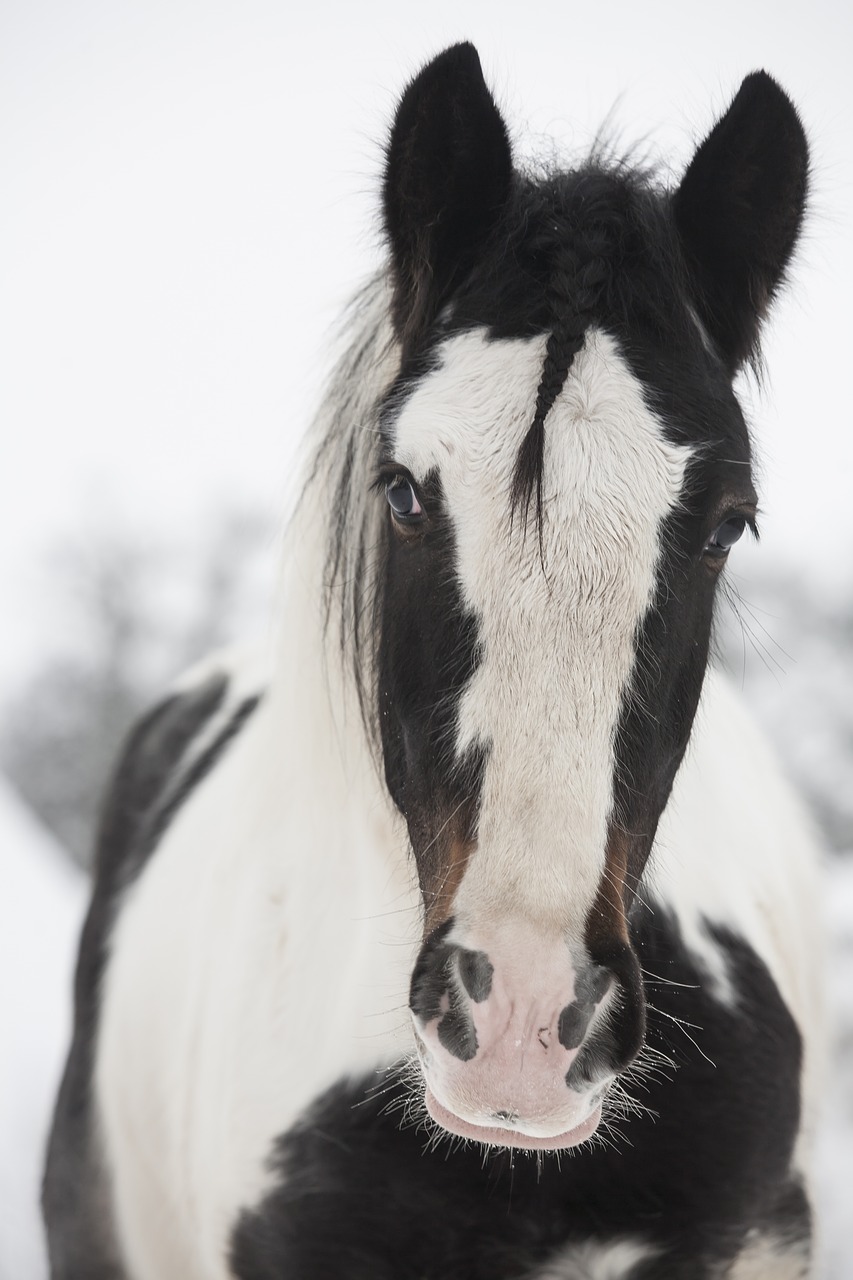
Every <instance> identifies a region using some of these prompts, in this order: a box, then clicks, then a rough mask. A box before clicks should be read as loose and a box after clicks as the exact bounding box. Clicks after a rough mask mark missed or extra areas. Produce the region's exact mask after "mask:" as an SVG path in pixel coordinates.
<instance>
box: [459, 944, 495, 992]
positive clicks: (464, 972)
mask: <svg viewBox="0 0 853 1280" xmlns="http://www.w3.org/2000/svg"><path fill="white" fill-rule="evenodd" d="M457 965H458V968H459V977H460V978H461V980H462V985H463V987H464V988H465V990H466V991H467V992H468V995H469V996H470V997H471V999H472V1000H473V1001H474V1003H475V1004H482V1003H483V1001H484V1000H487V999H488V998H489V993H490V992H491V990H492V975H493V973H494V971H495V969H494V965H493V964H492V963H491V961H490V960H489V957H488V956H487V955H486V953H485V951H467V950H466V949H465V948H464V947H461V948H460V950H459V958H458V961H457Z"/></svg>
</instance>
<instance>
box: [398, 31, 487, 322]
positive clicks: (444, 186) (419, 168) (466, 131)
mask: <svg viewBox="0 0 853 1280" xmlns="http://www.w3.org/2000/svg"><path fill="white" fill-rule="evenodd" d="M511 181H512V156H511V153H510V147H509V140H508V137H507V132H506V126H505V125H504V122H503V120H502V118H501V115H500V112H499V111H498V110H497V108H496V106H495V104H494V101H493V99H492V96H491V94H490V93H489V90H488V89H487V88H486V83H485V81H484V79H483V72H482V70H481V68H480V59H479V57H478V55H477V50H476V49H475V48H474V46H473V45H472V44H457V45H454V46H453V47H452V48H450V49H446V50H445V51H444V53H441V54H439V56H438V57H437V58H434V59H433V61H432V62H431V63H429V65H428V66H427V67H425V68H424V70H423V71H422V72H421V73H420V75H418V76H416V77H415V79H414V80H413V81H412V83H411V84H410V85H409V87H408V88H407V89H406V91H405V93H404V94H403V97H402V100H401V102H400V105H399V107H398V108H397V115H396V119H395V121H394V127H393V129H392V130H391V137H390V139H389V142H388V153H387V165H386V171H385V185H384V210H385V230H386V232H387V235H388V241H389V244H390V246H391V259H392V263H393V268H394V276H395V283H396V290H395V303H394V315H395V318H396V321H397V328H398V331H399V333H400V335H401V337H403V339H404V341H405V342H406V343H407V344H408V343H409V342H411V341H413V340H414V339H415V338H416V337H417V335H418V334H419V333H420V332H422V331H423V329H424V327H425V326H427V325H428V324H430V323H431V321H432V320H433V319H434V318H435V315H436V314H437V312H438V310H439V308H440V307H441V305H442V303H443V301H444V300H445V299H446V298H447V296H448V294H449V292H450V290H451V289H452V287H453V285H454V283H456V282H457V281H458V280H459V279H460V278H461V276H462V275H463V274H464V272H465V271H466V270H467V269H468V267H470V265H471V263H472V262H473V260H474V256H475V254H476V253H477V252H478V250H479V248H480V245H481V244H482V242H483V240H484V239H485V237H486V235H487V234H488V231H489V229H490V227H491V226H492V224H493V223H494V221H495V219H496V217H497V214H498V212H499V211H500V208H501V206H502V204H503V203H504V201H505V200H506V198H507V195H508V193H509V187H510V183H511Z"/></svg>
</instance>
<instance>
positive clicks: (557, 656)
mask: <svg viewBox="0 0 853 1280" xmlns="http://www.w3.org/2000/svg"><path fill="white" fill-rule="evenodd" d="M545 342H546V339H545V337H537V338H532V339H516V340H510V341H489V340H487V338H486V337H485V336H484V334H483V333H482V332H481V331H478V332H473V333H466V334H462V335H460V336H456V337H454V338H451V339H450V340H449V341H448V342H447V343H446V344H445V345H444V346H443V348H442V352H441V354H442V363H441V366H440V368H439V369H437V370H436V372H435V373H433V374H431V375H429V376H428V377H427V378H425V379H424V381H423V383H422V384H421V386H419V387H418V389H417V391H416V392H415V393H414V394H413V395H412V396H411V398H410V399H409V400H408V402H407V403H406V404H405V406H404V408H403V410H402V411H401V414H400V417H399V420H398V423H397V426H396V430H395V444H394V449H395V456H396V460H397V461H399V462H400V463H401V464H402V465H404V466H406V467H408V469H409V470H410V471H411V473H412V474H413V475H414V476H415V478H416V479H418V478H423V477H424V476H425V475H426V474H427V473H428V472H429V471H431V470H436V471H437V472H438V473H439V475H440V478H441V483H442V486H443V489H444V494H445V498H446V502H447V509H448V512H449V515H450V518H451V520H452V522H453V528H454V532H455V537H456V545H457V550H458V575H459V580H460V586H461V592H462V598H463V601H464V603H465V605H466V606H467V607H468V608H469V609H471V610H472V611H473V612H474V613H475V614H476V615H477V618H478V620H479V634H480V639H481V642H482V645H483V657H482V661H481V664H480V666H479V667H478V669H477V671H476V673H475V675H474V677H473V678H472V680H471V683H470V685H469V687H468V688H467V689H466V691H465V693H464V694H463V697H462V699H461V704H460V713H459V728H458V741H457V749H458V752H459V753H460V754H461V753H462V752H464V751H465V750H466V748H468V747H470V746H473V745H475V744H484V745H486V746H488V748H489V754H488V761H487V764H486V768H485V774H484V779H483V789H482V795H481V807H480V818H479V842H478V851H477V853H476V855H475V856H474V857H473V858H472V859H471V863H470V865H469V867H468V870H467V871H466V874H465V877H464V880H463V882H462V885H461V887H460V890H459V892H458V895H457V899H456V904H455V914H456V918H457V924H458V925H460V927H463V928H464V926H465V924H466V923H471V924H475V925H476V924H478V923H483V922H486V921H488V922H493V921H495V920H500V919H501V918H502V917H506V916H507V914H509V913H519V912H520V913H522V914H527V915H531V916H533V917H534V918H536V919H537V921H538V922H539V923H540V926H541V927H543V928H547V927H548V926H549V925H550V926H551V928H552V929H553V930H555V931H557V932H559V933H565V932H566V930H569V932H570V933H571V934H572V935H573V936H574V937H575V938H576V939H577V940H580V938H581V937H582V932H583V921H584V919H585V916H586V913H587V911H588V909H589V906H590V905H591V903H592V901H593V899H594V897H595V893H596V890H597V887H598V884H599V880H600V877H601V873H602V870H603V868H604V853H605V840H606V833H607V821H608V818H609V816H610V812H611V808H612V778H613V764H614V736H615V732H616V728H617V724H618V720H619V713H620V707H621V700H622V695H623V691H624V689H625V686H626V683H627V681H628V679H629V677H630V674H631V670H632V667H633V663H634V641H635V634H636V629H637V625H638V623H639V622H640V620H641V618H642V617H643V614H644V613H645V611H646V609H647V608H648V605H649V603H650V601H651V599H652V595H653V591H654V586H655V569H656V565H657V561H658V556H659V551H660V530H661V524H662V521H663V520H664V519H665V517H666V516H667V515H668V514H669V512H670V511H672V509H673V507H675V506H676V505H677V503H678V501H679V495H680V493H681V490H682V485H683V481H684V474H685V468H686V465H687V462H688V459H689V457H690V450H688V449H686V448H683V447H678V446H675V445H673V444H671V443H670V442H669V441H668V440H667V439H666V438H665V435H664V432H663V429H662V426H661V424H660V422H659V421H658V420H657V419H656V417H655V416H654V414H653V413H652V412H651V411H650V410H649V408H648V407H647V405H646V404H645V402H644V398H643V393H642V389H641V386H640V384H639V383H638V382H637V380H636V379H635V378H634V377H633V375H632V374H631V373H630V371H629V369H628V367H627V365H626V363H625V361H624V359H623V358H622V357H621V355H620V354H619V351H618V348H617V346H616V343H615V342H614V341H613V340H612V339H611V338H610V337H608V336H607V335H605V334H603V333H600V332H597V331H590V332H588V334H587V338H586V343H585V345H584V348H583V350H582V351H581V352H580V353H579V354H578V355H577V356H576V358H575V360H574V363H573V366H572V368H571V370H570V372H569V376H568V379H567V381H566V385H565V386H564V388H563V391H562V392H561V394H560V396H559V397H558V399H557V401H556V403H555V404H554V406H553V407H552V409H551V411H550V413H549V415H548V418H547V420H546V424H545V436H546V441H545V468H544V478H543V506H544V521H543V531H542V533H543V537H542V546H543V551H544V558H545V567H546V572H545V573H543V570H542V564H541V562H540V549H539V539H538V531H537V526H536V519H535V498H534V501H533V503H532V504H531V518H530V522H529V525H528V528H527V531H526V535H525V534H524V532H523V516H522V513H521V512H516V515H515V519H514V522H513V521H512V520H511V512H510V494H511V489H512V482H513V475H514V472H515V466H516V459H517V457H518V451H519V448H520V446H521V443H522V441H523V439H524V437H525V435H526V433H527V431H528V429H529V427H530V423H531V420H532V417H533V411H534V406H535V403H536V389H537V385H538V382H539V378H540V374H541V370H542V364H543V360H544V353H545Z"/></svg>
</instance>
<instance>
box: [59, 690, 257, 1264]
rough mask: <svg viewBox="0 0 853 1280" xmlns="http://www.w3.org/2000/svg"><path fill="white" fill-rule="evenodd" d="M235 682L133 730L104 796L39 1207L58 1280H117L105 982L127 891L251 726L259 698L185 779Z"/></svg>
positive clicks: (175, 698)
mask: <svg viewBox="0 0 853 1280" xmlns="http://www.w3.org/2000/svg"><path fill="white" fill-rule="evenodd" d="M227 689H228V678H227V676H225V675H215V676H211V678H210V679H209V680H207V681H205V682H204V684H202V685H200V686H199V687H198V688H195V689H190V690H188V691H187V692H185V693H177V694H174V695H172V696H171V697H169V698H167V699H165V700H164V701H163V702H161V703H160V704H159V705H158V706H156V707H154V709H153V710H152V711H150V712H149V713H148V714H147V715H146V716H144V717H143V719H142V720H140V722H139V723H138V724H137V725H136V727H135V728H134V729H133V731H132V732H131V734H130V736H129V738H128V741H127V745H126V747H125V750H124V753H123V755H122V756H121V759H120V761H119V764H118V767H117V769H116V772H115V774H114V776H113V780H112V783H111V785H110V788H109V791H108V793H107V798H106V803H105V805H104V810H103V814H102V818H101V824H100V831H99V836H98V847H97V856H96V860H95V884H94V890H93V894H92V901H91V903H90V906H89V912H88V915H87V917H86V922H85V924H84V927H83V933H82V937H81V941H80V950H79V954H78V958H77V970H76V975H75V983H74V1034H73V1039H72V1043H71V1050H70V1052H69V1055H68V1061H67V1063H66V1067H65V1073H64V1075H63V1079H62V1084H61V1087H60V1091H59V1097H58V1099H57V1103H56V1110H55V1113H54V1119H53V1127H52V1131H51V1135H50V1141H49V1146H48V1153H47V1165H46V1169H45V1177H44V1187H43V1196H42V1207H43V1212H44V1218H45V1223H46V1226H47V1235H48V1247H49V1253H50V1263H51V1275H52V1277H53V1280H66V1278H67V1280H79V1277H81V1276H85V1277H86V1280H120V1278H121V1277H122V1276H123V1275H124V1272H123V1269H122V1267H121V1265H120V1263H119V1261H118V1254H117V1250H116V1248H115V1244H114V1242H113V1240H112V1238H111V1227H110V1209H109V1200H108V1195H107V1191H106V1187H105V1185H104V1179H103V1176H102V1174H101V1169H100V1158H99V1153H98V1151H97V1149H96V1144H95V1140H94V1135H93V1132H92V1122H91V1103H92V1097H91V1080H92V1070H93V1066H94V1039H95V1034H96V1031H97V1024H98V1012H99V995H100V983H101V979H102V976H103V972H104V968H105V965H106V958H107V943H108V939H109V933H110V930H111V927H112V923H113V920H114V917H115V913H116V908H117V902H118V899H119V897H120V895H121V893H122V891H123V890H125V889H126V888H127V886H128V885H129V884H130V883H132V881H133V880H134V879H135V878H136V877H137V876H138V875H139V874H140V872H141V871H142V870H143V868H144V866H145V863H146V862H147V860H148V858H149V857H150V856H151V855H152V853H153V852H154V851H155V849H156V847H157V845H158V844H159V842H160V840H161V839H162V836H163V834H164V833H165V831H166V829H167V828H168V826H169V824H170V823H171V822H172V820H173V819H174V817H175V815H176V814H177V812H178V810H179V809H180V807H181V805H182V804H183V803H184V802H185V801H186V800H187V798H188V797H189V796H190V794H191V793H192V791H193V790H194V789H195V787H197V786H198V785H199V783H200V782H201V781H202V780H203V778H204V777H206V775H207V774H208V773H209V772H210V770H211V769H212V768H213V767H214V765H215V764H216V762H217V760H219V759H220V758H221V756H222V754H223V752H224V751H225V750H226V748H227V746H228V744H229V743H230V742H231V741H232V740H233V738H234V737H235V736H236V734H237V733H238V732H239V730H240V728H241V727H242V726H243V724H245V722H246V720H247V719H248V717H249V716H250V715H251V713H252V711H253V710H254V708H255V707H256V706H257V703H258V698H249V699H247V700H246V701H245V702H243V703H242V704H241V705H240V706H239V707H238V708H237V710H236V711H235V712H234V714H233V715H232V716H231V717H230V718H229V720H228V721H227V723H226V724H225V726H224V727H223V729H222V730H221V731H220V733H218V734H217V735H216V737H215V738H214V739H213V741H212V742H211V743H210V744H209V745H208V746H207V747H206V748H205V749H204V750H203V751H202V752H201V753H200V755H199V756H198V757H197V758H196V759H195V760H194V761H193V762H192V763H191V764H190V766H189V767H188V768H187V769H186V771H185V772H184V773H183V774H182V773H181V772H180V766H181V763H182V761H183V760H184V757H185V755H186V753H187V751H188V749H189V747H190V746H191V744H192V742H193V741H194V740H195V738H196V737H197V736H198V734H199V733H200V732H201V731H202V730H203V729H204V727H205V725H207V724H208V723H209V722H210V720H211V718H212V717H213V716H214V715H215V714H216V713H217V712H218V711H219V710H220V709H221V707H222V704H223V702H224V699H225V695H226V692H227Z"/></svg>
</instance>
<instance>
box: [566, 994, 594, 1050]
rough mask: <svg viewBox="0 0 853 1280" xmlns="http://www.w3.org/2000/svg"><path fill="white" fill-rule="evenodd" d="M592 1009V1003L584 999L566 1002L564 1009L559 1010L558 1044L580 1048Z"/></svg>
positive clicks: (567, 1047) (568, 1047)
mask: <svg viewBox="0 0 853 1280" xmlns="http://www.w3.org/2000/svg"><path fill="white" fill-rule="evenodd" d="M594 1010H595V1005H594V1004H589V1003H588V1002H586V1001H579V1000H574V1001H573V1002H572V1003H571V1004H567V1005H566V1007H565V1009H562V1010H561V1011H560V1021H559V1022H558V1024H557V1035H558V1036H559V1039H560V1044H561V1045H562V1046H563V1048H564V1049H579V1048H580V1046H581V1045H582V1043H583V1038H584V1036H585V1035H586V1032H587V1027H588V1026H589V1024H590V1020H591V1018H592V1015H593V1012H594Z"/></svg>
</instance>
